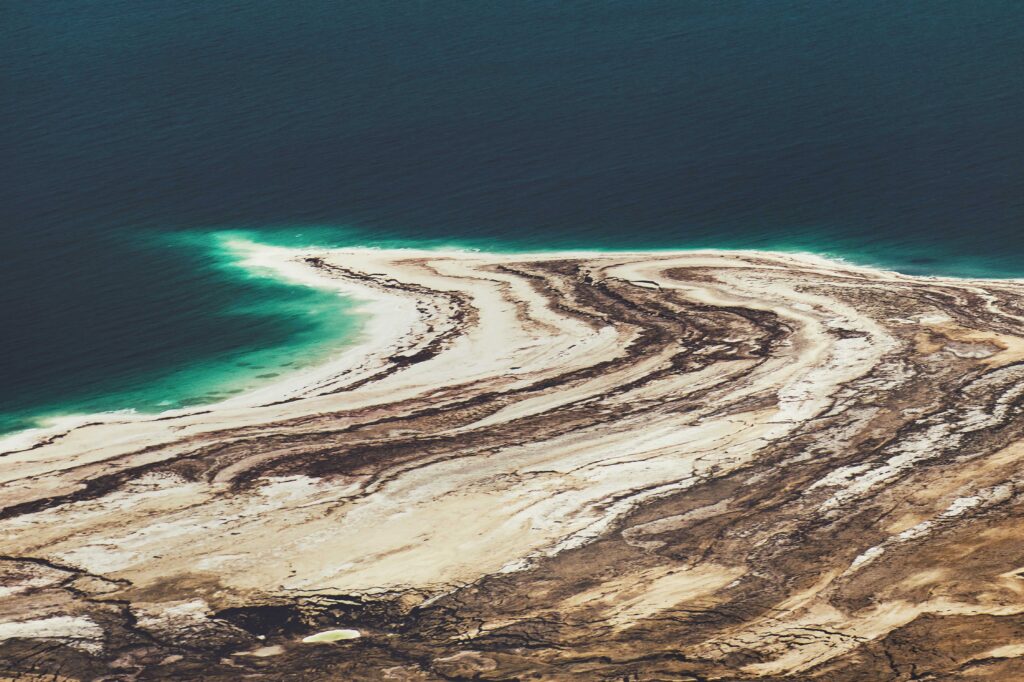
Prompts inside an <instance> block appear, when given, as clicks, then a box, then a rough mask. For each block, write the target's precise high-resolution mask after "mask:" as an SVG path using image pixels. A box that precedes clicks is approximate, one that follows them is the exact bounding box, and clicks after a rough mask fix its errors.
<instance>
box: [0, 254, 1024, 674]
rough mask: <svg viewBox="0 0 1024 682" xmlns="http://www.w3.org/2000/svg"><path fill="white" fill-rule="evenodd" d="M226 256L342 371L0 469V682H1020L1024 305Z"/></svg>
mask: <svg viewBox="0 0 1024 682" xmlns="http://www.w3.org/2000/svg"><path fill="white" fill-rule="evenodd" d="M236 247H237V249H238V250H239V252H240V253H241V254H243V255H244V258H245V264H246V266H247V267H251V268H260V269H266V270H270V271H273V272H274V273H275V275H276V276H278V277H281V278H284V279H287V280H289V281H293V282H295V283H297V284H302V285H307V286H314V287H319V288H323V289H328V290H336V291H337V292H338V293H339V294H344V295H346V296H350V297H352V298H354V299H355V300H357V301H360V305H361V306H362V307H361V310H362V312H363V313H364V314H365V315H366V319H367V322H366V324H365V326H364V328H363V330H362V332H361V334H360V337H359V339H358V342H357V343H356V344H355V345H354V346H352V347H350V348H347V349H339V353H338V354H337V355H336V356H335V357H334V358H333V359H331V360H330V361H329V362H326V363H324V364H322V365H320V366H318V367H316V368H314V369H310V370H303V371H301V372H298V373H295V374H292V375H289V376H285V377H283V378H282V379H281V380H280V381H278V382H276V383H274V384H271V385H268V386H266V387H265V388H262V389H260V390H258V391H254V392H252V393H248V394H244V395H239V396H237V397H234V398H231V399H230V400H227V401H224V402H222V403H217V404H214V405H207V406H202V407H195V408H189V409H182V410H174V411H170V412H166V413H161V414H159V415H143V414H103V415H90V416H87V417H73V418H71V417H69V418H68V419H67V420H64V421H61V422H57V423H54V424H53V425H52V426H50V427H48V428H46V429H39V430H34V431H31V432H26V433H22V434H16V435H14V436H11V437H8V438H5V439H3V440H0V457H2V461H3V462H4V466H3V467H2V469H0V500H2V502H3V507H2V510H0V555H2V556H0V559H2V562H0V571H2V575H3V579H2V581H0V671H4V673H6V671H8V670H9V671H11V674H10V675H9V677H10V678H11V679H34V678H33V677H32V675H37V674H38V675H39V679H65V680H91V679H97V678H100V677H102V676H104V675H108V676H109V675H117V676H118V677H103V679H132V680H158V679H204V680H236V679H266V680H284V679H295V680H299V679H351V680H382V679H389V680H451V679H480V680H508V679H544V680H579V679H617V680H621V679H628V680H633V679H642V680H649V679H679V680H686V679H690V680H712V679H721V680H725V679H729V680H732V679H793V680H817V679H821V680H851V681H852V680H865V679H881V678H883V677H884V676H885V675H893V674H896V675H903V674H908V675H909V674H911V673H912V674H913V675H915V677H913V678H909V677H908V678H906V679H934V680H940V679H941V680H947V679H948V680H953V679H964V678H967V677H970V676H971V675H982V674H984V675H989V676H996V677H998V676H999V675H1003V676H1004V677H1003V679H1011V678H1013V676H1014V675H1024V659H1022V658H1021V657H1022V656H1024V635H1022V634H1021V633H1022V632H1024V631H1022V630H1021V625H1022V624H1024V601H1022V596H1024V582H1022V581H1021V578H1020V575H1019V573H1020V571H1021V570H1022V569H1024V553H1022V552H1021V550H1020V549H1019V548H1020V547H1021V540H1022V539H1024V530H1021V528H1020V524H1019V523H1018V522H1017V519H1018V518H1019V514H1020V513H1021V511H1022V506H1024V500H1022V499H1021V497H1020V492H1019V491H1020V489H1021V482H1020V473H1019V471H1020V463H1021V456H1022V455H1024V442H1022V440H1021V438H1022V436H1024V421H1022V419H1021V414H1020V413H1021V404H1022V402H1024V388H1022V387H1024V383H1022V379H1024V335H1022V334H1021V331H1020V330H1021V329H1022V321H1024V317H1022V316H1024V283H1022V282H1019V281H1010V280H962V279H943V278H915V277H910V276H906V275H901V274H897V273H893V272H887V271H881V270H875V269H870V268H864V267H858V266H854V265H851V264H847V263H842V262H838V261H833V260H828V259H825V258H821V257H817V256H813V255H805V254H783V253H772V252H755V251H736V252H731V251H690V252H648V253H608V252H606V253H597V252H561V253H546V254H493V253H483V252H469V251H454V250H452V251H444V250H370V249H337V250H324V249H315V250H296V249H287V248H282V247H271V246H262V245H256V244H251V243H244V242H240V243H238V244H237V245H236ZM940 566H941V567H940ZM326 631H330V632H332V633H333V632H336V633H346V634H335V635H323V636H321V635H318V633H323V632H326ZM318 637H319V638H318ZM304 640H305V641H304ZM923 651H928V652H934V654H928V655H925V654H922V653H921V652H923ZM911 661H912V666H911ZM925 674H927V675H931V677H925V676H923V675H925ZM44 675H46V676H47V677H45V678H44V677H43V676H44ZM55 675H56V677H54V676H55ZM885 679H888V677H885Z"/></svg>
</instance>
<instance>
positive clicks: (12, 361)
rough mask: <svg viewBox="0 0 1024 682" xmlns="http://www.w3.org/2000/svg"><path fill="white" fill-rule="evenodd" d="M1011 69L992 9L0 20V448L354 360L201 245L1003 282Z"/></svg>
mask: <svg viewBox="0 0 1024 682" xmlns="http://www.w3.org/2000/svg"><path fill="white" fill-rule="evenodd" d="M1021 44H1024V21H1021V9H1020V5H1019V3H1017V2H1013V1H1012V0H989V1H988V2H984V3H965V2H962V0H929V1H927V2H924V1H920V2H918V1H917V0H912V1H908V2H902V3H895V4H894V3H891V2H883V1H882V0H862V1H859V2H845V3H842V2H837V3H812V2H806V1H804V0H777V1H775V2H763V1H761V0H737V1H735V2H729V3H722V2H720V1H719V0H673V1H660V0H642V1H640V2H635V3H623V2H617V1H613V0H583V1H582V2H573V3H552V2H549V1H547V0H520V1H518V2H499V1H497V0H479V1H477V2H470V3H467V2H461V1H455V0H437V1H436V2H430V3H423V2H404V1H403V2H399V1H392V0H366V1H365V2H364V1H361V0H355V1H352V2H345V3H338V2H336V1H334V0H303V1H302V2H294V3H291V2H289V3H286V2H281V1H280V0H245V1H243V0H224V1H223V2H217V3H138V2H132V1H130V0H75V1H72V0H53V1H52V2H22V3H6V4H4V5H3V6H2V7H0V87H2V90H3V92H4V94H5V97H3V98H0V158H2V159H3V165H4V171H5V173H4V175H5V178H4V180H5V181H4V182H2V183H0V256H2V258H3V260H2V265H3V267H0V430H10V429H14V428H21V427H24V426H28V425H31V424H32V423H33V420H34V418H35V417H37V416H39V415H48V414H65V413H68V412H83V411H85V412H91V411H96V410H113V409H140V410H147V411H153V410H159V409H163V408H165V407H169V406H175V405H181V404H189V403H195V402H208V401H212V400H216V399H218V398H220V397H223V396H225V395H231V393H230V392H231V391H238V390H246V389H247V388H249V387H251V386H254V385H257V384H259V383H261V382H265V381H269V380H273V378H274V377H270V376H266V375H270V374H280V373H282V372H286V371H289V370H290V369H292V368H294V366H295V364H304V363H316V362H320V361H322V360H323V359H324V358H325V356H326V355H327V354H329V353H330V352H332V351H333V350H334V349H336V348H338V347H339V346H344V345H345V344H346V343H349V342H350V341H351V339H352V338H353V335H354V334H357V333H358V327H359V320H358V319H357V318H354V317H352V315H351V314H350V313H351V305H350V304H349V303H347V302H346V301H344V300H342V299H339V298H338V297H336V296H333V295H328V294H325V293H324V292H321V291H313V290H305V289H303V288H301V287H295V286H291V285H287V284H284V283H281V282H277V281H274V280H273V279H269V278H266V277H261V276H257V275H254V274H253V273H246V272H244V271H242V270H239V269H238V268H237V267H235V266H233V265H232V264H231V260H230V258H229V257H228V254H226V253H225V252H224V251H223V249H222V248H220V242H218V239H217V237H216V236H215V235H216V234H218V233H221V232H224V231H228V232H242V233H245V234H249V235H251V236H252V238H253V239H255V240H257V241H269V242H277V243H290V244H326V245H353V244H355V245H379V246H389V245H390V246H403V245H413V246H422V245H463V246H467V247H472V248H486V249H499V250H528V251H529V250H546V249H560V248H582V249H651V248H653V249H664V248H701V247H714V248H761V249H770V248H779V249H786V250H797V251H813V252H818V253H824V254H829V255H835V256H839V257H843V258H848V259H850V260H853V261H856V262H861V263H866V264H872V265H879V266H883V267H890V268H894V269H898V270H901V271H903V272H909V273H915V274H943V275H956V276H1021V275H1024V164H1021V163H1020V159H1021V158H1024V129H1022V119H1021V116H1020V112H1021V111H1024V52H1022V51H1021V50H1020V45H1021ZM261 375H264V376H261Z"/></svg>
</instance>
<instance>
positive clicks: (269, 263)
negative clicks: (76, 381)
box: [0, 237, 1024, 452]
mask: <svg viewBox="0 0 1024 682" xmlns="http://www.w3.org/2000/svg"><path fill="white" fill-rule="evenodd" d="M221 247H226V248H227V249H229V250H230V251H232V252H233V253H234V254H235V256H236V258H237V260H236V261H235V264H236V265H238V266H240V267H242V268H244V269H246V270H249V271H250V272H254V271H262V272H264V273H267V274H270V275H271V276H273V277H274V278H275V279H277V280H278V281H281V282H285V283H289V284H292V285H295V286H305V287H311V288H316V289H323V290H330V291H334V292H336V293H338V294H340V295H344V296H347V297H349V298H351V299H352V300H353V301H354V302H355V304H356V306H355V307H354V308H353V309H352V310H351V312H352V313H353V314H357V315H360V316H361V317H362V320H361V323H360V330H359V331H358V332H356V337H355V339H353V343H351V344H348V345H346V346H344V347H340V348H337V349H336V350H334V351H329V350H328V351H327V352H326V354H327V355H329V356H330V357H329V358H328V359H327V360H325V361H323V362H319V363H316V364H315V365H313V366H310V367H304V368H300V369H294V370H290V371H287V372H284V373H282V376H281V377H280V378H276V379H274V380H270V381H267V382H266V383H264V384H263V385H262V386H259V387H257V388H251V389H249V390H246V391H244V392H243V393H240V394H238V395H235V396H231V397H228V398H224V399H221V400H216V401H213V402H208V403H196V404H193V405H189V406H186V407H179V408H172V409H168V410H162V411H144V412H143V411H138V410H137V409H135V408H133V407H131V406H130V405H126V406H125V407H122V408H118V409H114V410H109V411H102V412H87V413H69V414H63V415H52V416H45V417H42V418H41V419H42V421H43V422H44V423H42V424H40V425H39V426H36V427H29V428H25V429H18V430H15V431H11V432H8V433H0V452H4V451H17V450H18V449H24V448H30V447H33V446H34V445H35V444H37V443H39V442H43V441H47V440H50V439H52V438H54V437H61V436H62V434H65V433H67V432H69V431H72V430H74V429H76V428H79V427H81V426H84V425H91V424H96V423H117V422H121V421H125V420H128V421H142V422H145V421H153V420H164V419H175V418H179V417H185V416H188V415H190V414H195V413H197V412H198V413H209V412H211V411H218V410H222V409H232V408H239V407H252V406H255V405H258V404H260V403H266V402H278V401H282V400H284V401H287V400H291V399H294V398H296V396H298V395H301V393H302V391H303V390H304V389H307V388H308V387H310V386H312V385H315V384H316V383H318V381H320V380H322V379H326V378H329V377H330V376H332V375H335V374H338V373H343V372H345V371H347V370H349V369H350V368H351V365H352V364H353V363H356V362H357V360H358V357H359V356H361V355H365V354H367V353H370V354H372V353H374V352H376V351H377V350H379V347H380V346H386V345H387V343H386V342H376V341H374V340H372V339H378V338H379V339H388V338H389V336H393V335H394V334H393V332H394V330H395V329H399V328H401V327H402V326H403V325H404V324H407V323H409V322H410V320H411V319H412V318H413V317H414V315H413V314H412V313H410V311H408V310H406V311H404V313H398V314H396V313H395V312H394V311H391V310H389V302H391V301H392V300H393V299H391V298H389V297H388V296H386V295H385V296H381V295H380V292H379V290H378V289H375V288H373V287H370V286H365V285H364V286H360V285H358V284H355V283H353V282H351V281H342V280H337V279H330V278H325V277H322V276H317V275H316V274H315V273H313V272H311V271H310V270H309V269H308V268H306V267H304V266H302V265H300V264H298V263H297V261H301V260H302V259H304V258H305V257H307V256H310V255H316V254H345V255H350V256H354V257H359V256H361V255H362V256H368V257H369V256H378V257H380V256H383V257H384V258H391V257H394V258H457V259H472V260H477V259H481V258H484V259H489V260H492V261H495V262H497V261H504V260H537V261H549V260H560V259H565V258H598V259H601V258H620V257H621V258H641V259H643V258H648V257H652V256H653V257H657V258H659V259H663V258H667V257H668V258H671V257H686V256H708V257H712V258H723V257H724V258H729V257H736V258H739V259H742V258H744V257H753V258H767V259H775V260H780V261H786V260H790V261H792V263H791V264H813V265H815V266H816V267H818V268H822V269H833V268H834V269H837V270H850V271H856V272H860V273H863V274H864V275H866V276H869V277H891V278H898V279H910V280H921V281H928V282H950V283H954V284H967V283H972V282H975V283H979V284H988V283H1000V282H1005V283H1016V282H1021V281H1024V277H1013V278H1011V277H993V278H985V277H959V276H948V275H912V274H906V273H902V272H899V271H897V270H894V269H889V268H883V267H879V266H875V265H865V264H861V263H858V262H856V261H854V260H851V259H849V258H847V257H844V256H840V255H835V254H830V253H828V254H826V253H815V252H813V251H800V250H793V251H790V250H761V249H743V248H737V249H731V248H699V247H698V248H692V249H679V248H665V249H639V250H634V249H621V250H620V249H570V250H542V251H531V250H519V251H516V250H507V251H506V250H502V251H487V250H482V249H477V248H472V247H459V246H445V247H436V248H435V247H418V246H409V247H393V248H391V247H376V246H369V247H359V246H356V247H292V246H277V245H270V244H263V243H260V242H257V241H253V240H250V239H248V238H245V237H234V238H228V239H226V240H222V242H221ZM328 343H334V341H333V340H332V341H331V342H328Z"/></svg>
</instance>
